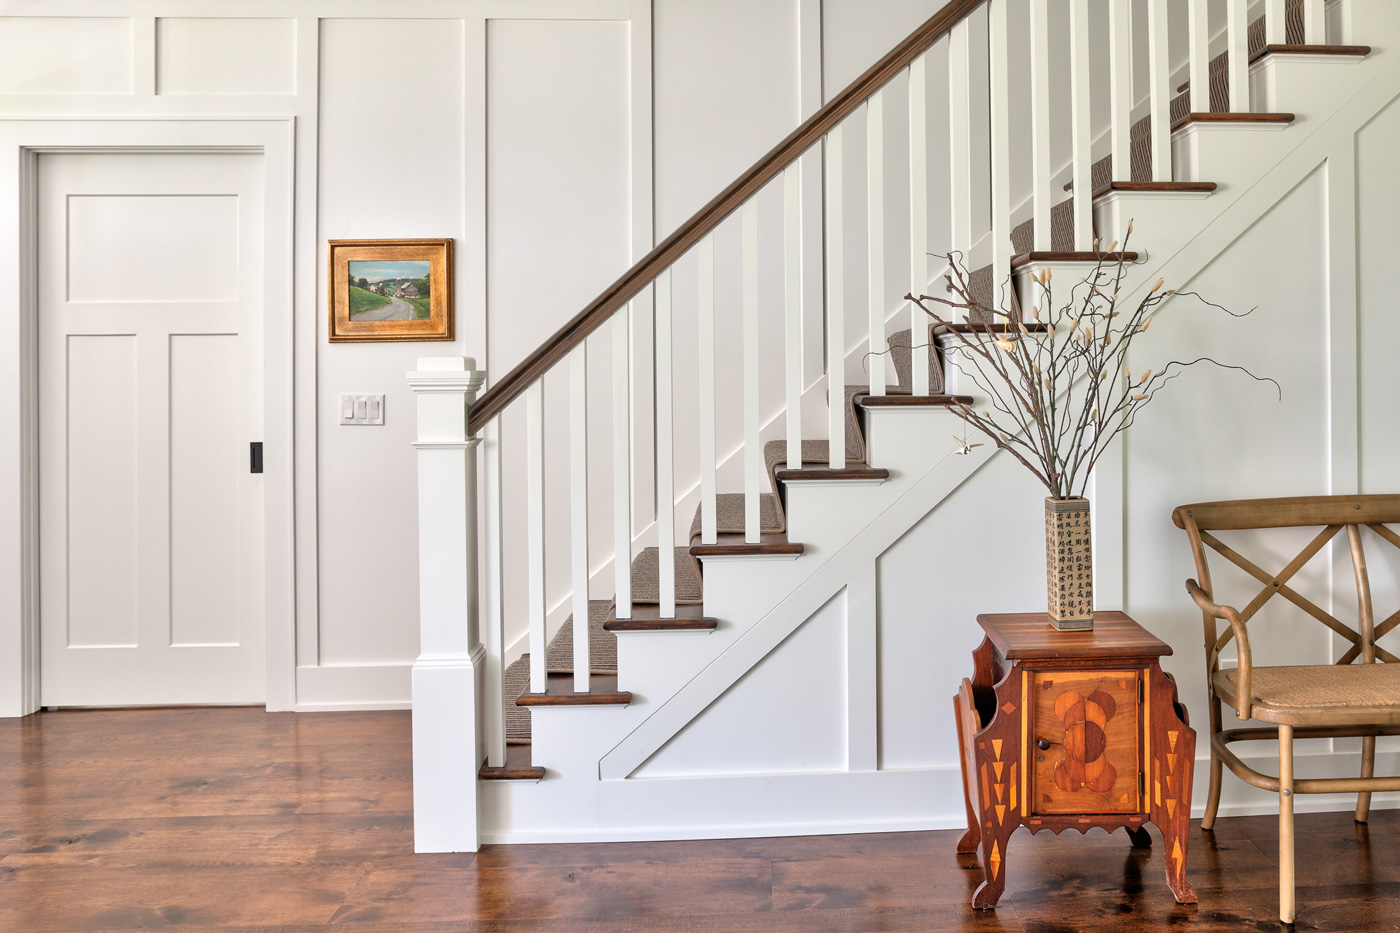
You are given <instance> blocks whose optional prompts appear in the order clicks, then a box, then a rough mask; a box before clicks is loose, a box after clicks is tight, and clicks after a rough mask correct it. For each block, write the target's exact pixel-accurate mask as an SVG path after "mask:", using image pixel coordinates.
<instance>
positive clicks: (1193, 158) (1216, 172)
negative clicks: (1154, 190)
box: [1135, 123, 1292, 229]
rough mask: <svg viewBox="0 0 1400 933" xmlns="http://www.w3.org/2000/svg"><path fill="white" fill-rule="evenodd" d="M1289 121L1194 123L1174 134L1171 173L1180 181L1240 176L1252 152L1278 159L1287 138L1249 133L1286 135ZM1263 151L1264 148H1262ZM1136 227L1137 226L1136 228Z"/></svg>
mask: <svg viewBox="0 0 1400 933" xmlns="http://www.w3.org/2000/svg"><path fill="white" fill-rule="evenodd" d="M1291 126H1292V125H1291V124H1288V123H1220V124H1203V123H1195V124H1190V125H1188V126H1185V127H1182V128H1181V129H1179V130H1177V131H1176V132H1175V133H1173V134H1172V173H1173V174H1174V175H1175V176H1176V179H1177V181H1211V180H1213V179H1216V178H1233V177H1238V172H1239V167H1238V166H1239V163H1240V161H1241V159H1243V158H1245V157H1246V156H1245V153H1249V154H1250V155H1251V156H1253V157H1255V158H1269V159H1270V161H1276V160H1277V159H1278V156H1279V155H1280V154H1281V151H1282V150H1280V149H1279V147H1280V146H1286V145H1287V144H1288V140H1287V139H1283V140H1279V139H1266V140H1260V141H1256V140H1253V139H1250V138H1249V137H1250V136H1264V137H1277V136H1281V135H1284V134H1287V133H1288V131H1289V129H1290V128H1291ZM1260 150H1262V151H1260ZM1135 229H1136V228H1135Z"/></svg>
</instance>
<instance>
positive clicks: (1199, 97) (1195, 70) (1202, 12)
mask: <svg viewBox="0 0 1400 933" xmlns="http://www.w3.org/2000/svg"><path fill="white" fill-rule="evenodd" d="M1208 6H1209V4H1208V2H1207V0H1190V6H1189V7H1188V8H1187V13H1186V32H1187V51H1188V53H1189V58H1190V62H1189V69H1190V74H1189V78H1190V81H1191V106H1190V108H1189V109H1190V111H1191V113H1209V112H1210V17H1209V16H1208V15H1207V7H1208Z"/></svg>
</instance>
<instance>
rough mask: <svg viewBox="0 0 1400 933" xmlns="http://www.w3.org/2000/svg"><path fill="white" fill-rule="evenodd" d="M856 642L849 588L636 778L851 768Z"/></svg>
mask: <svg viewBox="0 0 1400 933" xmlns="http://www.w3.org/2000/svg"><path fill="white" fill-rule="evenodd" d="M848 641H849V634H848V630H847V606H846V593H845V591H844V590H843V591H842V592H841V593H838V594H837V595H836V596H834V597H832V598H831V600H830V601H829V602H827V604H826V605H824V606H823V607H822V608H821V609H820V610H818V611H817V613H816V614H814V615H813V616H812V617H811V618H809V619H807V621H805V622H803V623H802V624H801V625H800V626H799V627H798V629H797V631H795V632H793V633H792V634H791V635H789V636H788V637H787V638H786V639H784V640H783V642H782V643H781V644H780V645H778V647H777V648H776V649H774V650H773V651H772V652H771V653H770V654H769V655H768V656H767V657H765V658H764V659H763V660H762V661H760V662H759V663H758V664H757V665H756V666H755V667H753V668H752V669H751V670H750V671H749V672H748V673H746V674H745V675H744V676H743V677H742V678H740V679H739V681H738V683H736V684H734V686H732V687H730V688H729V689H728V690H726V691H725V692H724V693H723V695H721V696H720V697H719V698H718V699H716V700H715V701H714V702H713V703H712V704H710V706H709V707H707V708H706V709H705V711H704V712H702V713H701V714H700V715H699V716H697V717H695V719H693V720H692V721H691V722H690V724H689V725H687V726H686V727H685V728H684V729H682V730H681V731H680V733H679V734H678V735H676V737H675V738H673V739H671V741H669V742H667V743H666V745H665V746H663V747H662V748H661V750H660V751H658V752H657V753H656V754H655V755H653V756H652V757H651V758H650V759H648V760H647V761H646V763H644V764H643V765H642V766H641V767H640V768H638V769H637V770H636V771H635V772H633V775H632V776H633V777H635V778H641V779H646V778H663V777H664V778H674V777H683V776H690V777H693V776H702V775H716V774H726V775H727V774H790V773H802V772H820V771H844V770H846V766H847V760H848V758H847V745H846V736H847V728H848V723H847V708H848V704H847V702H846V693H847V686H848V685H847V680H846V667H847V663H846V659H847V647H848Z"/></svg>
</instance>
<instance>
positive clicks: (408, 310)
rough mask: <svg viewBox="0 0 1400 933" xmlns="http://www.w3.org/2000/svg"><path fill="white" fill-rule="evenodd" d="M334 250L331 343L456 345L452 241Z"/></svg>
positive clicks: (350, 243)
mask: <svg viewBox="0 0 1400 933" xmlns="http://www.w3.org/2000/svg"><path fill="white" fill-rule="evenodd" d="M329 247H330V263H329V268H330V289H329V305H330V341H331V343H344V342H350V341H364V342H372V341H390V340H451V339H452V240H450V239H442V240H330V241H329Z"/></svg>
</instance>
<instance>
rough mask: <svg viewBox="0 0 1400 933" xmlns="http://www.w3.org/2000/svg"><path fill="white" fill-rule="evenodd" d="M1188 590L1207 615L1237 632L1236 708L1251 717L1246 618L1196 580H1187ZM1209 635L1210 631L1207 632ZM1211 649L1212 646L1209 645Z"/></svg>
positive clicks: (1241, 716)
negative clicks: (1220, 620)
mask: <svg viewBox="0 0 1400 933" xmlns="http://www.w3.org/2000/svg"><path fill="white" fill-rule="evenodd" d="M1186 592H1188V593H1190V594H1191V598H1192V599H1193V600H1195V601H1196V605H1197V606H1199V607H1200V609H1201V611H1202V612H1204V613H1205V614H1206V615H1208V616H1211V617H1212V618H1216V619H1224V620H1225V621H1226V622H1228V623H1230V629H1231V631H1233V632H1234V633H1235V647H1236V651H1237V652H1238V657H1239V673H1238V675H1237V677H1238V680H1237V684H1236V686H1237V690H1236V694H1237V698H1238V700H1239V703H1238V705H1237V706H1236V708H1235V715H1236V716H1237V717H1238V718H1240V719H1248V718H1249V717H1250V698H1251V697H1252V696H1253V692H1252V691H1253V683H1252V681H1253V679H1254V678H1253V666H1254V665H1253V661H1252V655H1251V653H1250V650H1249V631H1248V630H1247V629H1246V628H1245V624H1244V620H1243V619H1241V618H1240V613H1239V610H1238V609H1236V608H1235V607H1233V606H1222V605H1220V604H1219V603H1216V602H1215V601H1213V600H1212V599H1211V598H1210V596H1209V595H1208V594H1207V593H1206V591H1205V590H1203V589H1201V585H1200V584H1199V583H1197V582H1196V581H1195V580H1187V581H1186ZM1207 637H1209V633H1207ZM1207 650H1210V646H1207Z"/></svg>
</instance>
